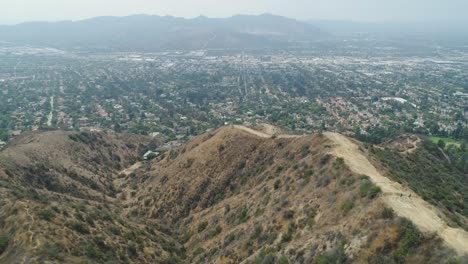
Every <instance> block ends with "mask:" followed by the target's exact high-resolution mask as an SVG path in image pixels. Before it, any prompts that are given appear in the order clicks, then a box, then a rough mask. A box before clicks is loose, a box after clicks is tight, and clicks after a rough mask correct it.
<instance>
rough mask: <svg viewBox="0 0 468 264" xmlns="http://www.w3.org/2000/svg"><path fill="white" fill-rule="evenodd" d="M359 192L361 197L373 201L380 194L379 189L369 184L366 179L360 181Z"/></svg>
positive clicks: (371, 183)
mask: <svg viewBox="0 0 468 264" xmlns="http://www.w3.org/2000/svg"><path fill="white" fill-rule="evenodd" d="M359 192H360V194H361V197H367V198H370V199H373V198H375V197H376V196H377V195H378V194H379V193H380V192H381V189H380V187H378V186H377V185H375V184H374V183H373V182H371V181H370V180H369V179H368V178H364V179H362V180H361V186H360V189H359Z"/></svg>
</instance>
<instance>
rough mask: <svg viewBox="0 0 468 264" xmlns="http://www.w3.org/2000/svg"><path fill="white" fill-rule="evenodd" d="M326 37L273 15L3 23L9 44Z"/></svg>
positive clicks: (208, 45)
mask: <svg viewBox="0 0 468 264" xmlns="http://www.w3.org/2000/svg"><path fill="white" fill-rule="evenodd" d="M326 35H327V33H326V32H325V31H323V30H321V29H319V28H318V27H316V26H314V25H311V24H309V23H305V22H301V21H298V20H295V19H290V18H285V17H281V16H275V15H271V14H263V15H258V16H250V15H237V16H233V17H230V18H207V17H197V18H193V19H185V18H177V17H172V16H153V15H134V16H127V17H97V18H92V19H87V20H81V21H61V22H29V23H23V24H19V25H14V26H0V41H4V42H10V43H14V44H21V45H38V46H49V47H56V48H65V49H80V48H81V49H98V50H117V51H159V50H185V49H239V48H242V49H244V48H273V47H282V46H285V45H288V43H290V42H291V41H310V40H317V39H319V38H321V37H324V36H326Z"/></svg>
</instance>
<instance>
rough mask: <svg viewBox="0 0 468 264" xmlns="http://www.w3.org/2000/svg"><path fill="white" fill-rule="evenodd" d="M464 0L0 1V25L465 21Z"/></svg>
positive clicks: (466, 5)
mask: <svg viewBox="0 0 468 264" xmlns="http://www.w3.org/2000/svg"><path fill="white" fill-rule="evenodd" d="M467 11H468V0H0V24H6V23H8V24H11V23H19V22H24V21H31V20H49V21H50V20H64V19H67V20H68V19H71V20H77V19H83V18H89V17H95V16H103V15H115V16H124V15H130V14H156V15H173V16H182V17H195V16H198V15H205V16H208V17H227V16H231V15H233V14H260V13H273V14H278V15H284V16H288V17H294V18H299V19H339V20H356V21H414V20H455V21H456V20H464V21H466V20H468V19H467V18H466V17H468V14H467V13H468V12H467Z"/></svg>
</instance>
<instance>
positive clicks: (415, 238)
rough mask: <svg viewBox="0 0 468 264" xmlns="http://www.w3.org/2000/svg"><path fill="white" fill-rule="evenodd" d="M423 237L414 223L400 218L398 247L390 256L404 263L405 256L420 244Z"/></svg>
mask: <svg viewBox="0 0 468 264" xmlns="http://www.w3.org/2000/svg"><path fill="white" fill-rule="evenodd" d="M422 240H423V238H422V235H421V233H420V232H419V231H418V229H417V228H416V227H415V226H414V224H413V223H412V222H411V221H410V220H408V219H406V218H402V219H401V220H400V223H399V236H398V249H397V250H396V251H394V252H393V253H392V256H393V258H394V260H395V262H397V263H404V262H405V257H406V256H407V255H408V254H409V253H410V252H412V251H413V252H414V251H415V250H416V249H417V248H418V247H419V245H420V244H421V242H422Z"/></svg>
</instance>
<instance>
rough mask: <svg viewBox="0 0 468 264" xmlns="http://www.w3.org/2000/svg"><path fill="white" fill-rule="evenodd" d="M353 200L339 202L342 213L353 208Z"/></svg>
mask: <svg viewBox="0 0 468 264" xmlns="http://www.w3.org/2000/svg"><path fill="white" fill-rule="evenodd" d="M354 204H355V203H354V200H347V201H345V202H344V203H343V204H341V210H342V211H343V213H344V214H346V213H348V212H349V211H350V210H351V209H353V208H354Z"/></svg>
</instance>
